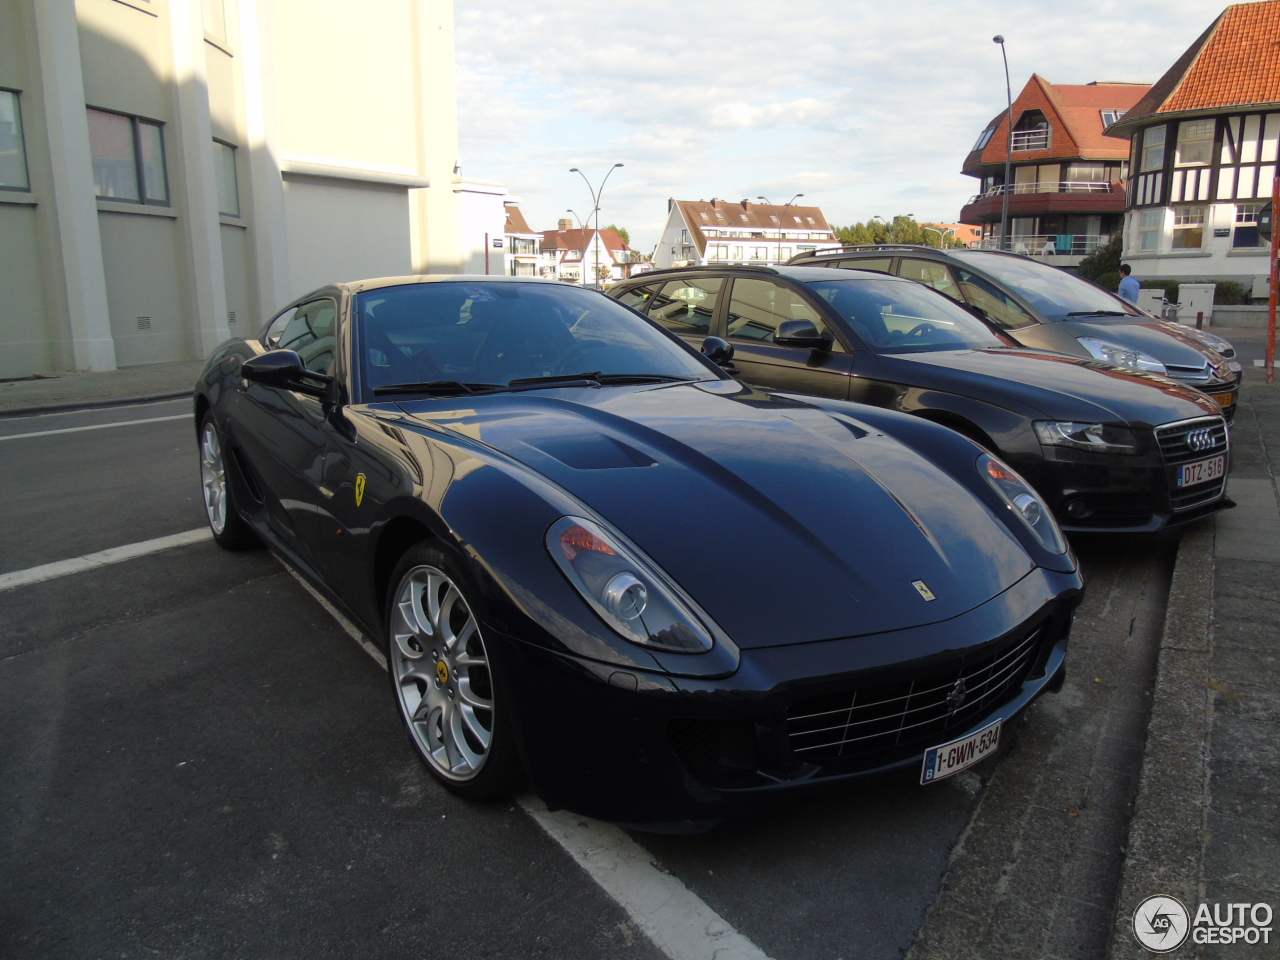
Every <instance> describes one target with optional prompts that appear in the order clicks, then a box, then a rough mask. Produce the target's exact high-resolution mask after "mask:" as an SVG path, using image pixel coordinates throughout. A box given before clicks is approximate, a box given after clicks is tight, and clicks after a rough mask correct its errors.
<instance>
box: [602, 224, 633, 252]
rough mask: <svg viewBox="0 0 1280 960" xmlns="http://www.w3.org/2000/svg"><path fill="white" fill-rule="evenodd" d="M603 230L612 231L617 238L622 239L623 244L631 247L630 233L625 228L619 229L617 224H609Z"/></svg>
mask: <svg viewBox="0 0 1280 960" xmlns="http://www.w3.org/2000/svg"><path fill="white" fill-rule="evenodd" d="M605 229H606V230H612V231H613V232H614V233H616V234H617V235H618V236H620V237H621V238H622V242H623V243H625V244H626V245H627V246H628V247H629V246H631V233H630V231H628V230H627V228H626V227H620V226H618V225H617V224H614V223H611V224H609V225H608V226H607V227H605Z"/></svg>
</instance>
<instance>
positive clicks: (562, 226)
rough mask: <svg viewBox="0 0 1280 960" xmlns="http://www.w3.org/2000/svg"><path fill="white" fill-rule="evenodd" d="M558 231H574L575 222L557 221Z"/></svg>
mask: <svg viewBox="0 0 1280 960" xmlns="http://www.w3.org/2000/svg"><path fill="white" fill-rule="evenodd" d="M556 229H557V230H572V229H573V221H572V220H557V221H556Z"/></svg>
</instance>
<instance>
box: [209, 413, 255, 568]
mask: <svg viewBox="0 0 1280 960" xmlns="http://www.w3.org/2000/svg"><path fill="white" fill-rule="evenodd" d="M200 487H201V490H202V492H203V493H204V511H205V515H206V516H207V517H208V519H209V529H210V530H212V531H213V539H214V540H216V541H217V542H218V545H219V546H220V547H225V548H226V549H228V550H243V549H244V548H246V547H252V546H254V545H256V544H257V543H258V538H257V537H256V536H255V535H254V533H253V530H252V529H251V528H250V526H249V525H248V524H247V523H245V522H244V520H243V519H242V518H241V517H240V514H239V512H238V511H237V510H236V507H235V501H234V500H233V499H232V493H231V484H230V482H229V481H228V479H227V462H226V456H225V454H224V453H223V450H222V437H221V435H220V434H219V433H218V427H217V424H215V423H214V422H213V414H211V413H206V414H205V417H204V420H203V421H202V422H201V424H200Z"/></svg>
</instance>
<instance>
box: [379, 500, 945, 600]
mask: <svg viewBox="0 0 1280 960" xmlns="http://www.w3.org/2000/svg"><path fill="white" fill-rule="evenodd" d="M359 502H360V495H359V494H358V493H357V494H356V503H359ZM911 585H912V586H913V587H915V588H916V593H918V594H920V596H922V597H924V599H925V600H926V601H928V600H937V599H938V598H937V597H935V596H934V595H933V591H932V590H930V589H929V585H928V584H927V583H925V582H924V581H923V580H912V581H911Z"/></svg>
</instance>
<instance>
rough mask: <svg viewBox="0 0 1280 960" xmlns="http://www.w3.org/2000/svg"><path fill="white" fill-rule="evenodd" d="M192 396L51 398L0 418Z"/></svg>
mask: <svg viewBox="0 0 1280 960" xmlns="http://www.w3.org/2000/svg"><path fill="white" fill-rule="evenodd" d="M192 396H194V392H193V391H191V390H170V391H169V392H168V393H144V394H139V395H138V396H134V397H103V398H101V399H84V400H53V401H50V402H49V403H40V404H32V405H31V406H27V407H12V408H10V409H4V410H0V419H3V418H5V417H17V416H26V415H28V414H32V413H55V412H65V411H68V410H96V409H97V408H99V407H127V406H130V405H131V404H135V403H155V402H156V401H159V400H185V399H190V398H191V397H192Z"/></svg>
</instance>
